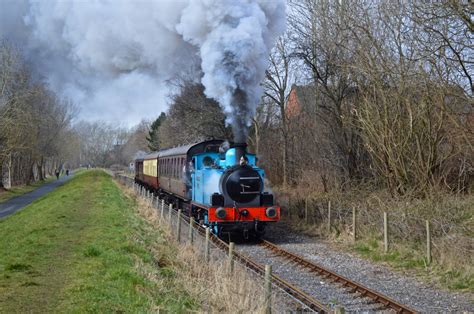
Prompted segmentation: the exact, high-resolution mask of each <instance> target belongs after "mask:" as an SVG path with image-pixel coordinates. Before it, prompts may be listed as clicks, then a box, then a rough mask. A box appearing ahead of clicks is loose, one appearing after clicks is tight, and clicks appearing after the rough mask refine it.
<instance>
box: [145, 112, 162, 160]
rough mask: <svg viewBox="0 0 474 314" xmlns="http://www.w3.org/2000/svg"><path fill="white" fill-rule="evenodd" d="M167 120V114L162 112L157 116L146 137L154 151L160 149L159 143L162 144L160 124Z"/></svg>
mask: <svg viewBox="0 0 474 314" xmlns="http://www.w3.org/2000/svg"><path fill="white" fill-rule="evenodd" d="M165 120H166V114H165V113H164V112H162V113H161V114H160V116H159V117H158V118H156V120H155V121H153V123H152V124H151V127H150V131H149V132H148V136H147V137H146V140H147V141H148V147H149V148H150V149H151V150H152V151H156V150H159V146H160V145H159V144H160V139H159V134H158V129H159V128H160V125H161V124H162V123H163V122H164V121H165Z"/></svg>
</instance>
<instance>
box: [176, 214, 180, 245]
mask: <svg viewBox="0 0 474 314" xmlns="http://www.w3.org/2000/svg"><path fill="white" fill-rule="evenodd" d="M176 239H177V240H178V243H179V242H181V209H178V220H177V221H176Z"/></svg>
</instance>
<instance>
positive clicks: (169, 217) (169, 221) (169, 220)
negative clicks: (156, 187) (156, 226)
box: [168, 204, 173, 227]
mask: <svg viewBox="0 0 474 314" xmlns="http://www.w3.org/2000/svg"><path fill="white" fill-rule="evenodd" d="M172 210H173V204H170V205H169V206H168V223H169V224H170V227H171V211H172Z"/></svg>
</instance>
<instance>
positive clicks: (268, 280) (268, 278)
mask: <svg viewBox="0 0 474 314" xmlns="http://www.w3.org/2000/svg"><path fill="white" fill-rule="evenodd" d="M271 302H272V265H265V313H266V314H271V312H272V303H271Z"/></svg>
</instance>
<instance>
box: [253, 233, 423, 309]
mask: <svg viewBox="0 0 474 314" xmlns="http://www.w3.org/2000/svg"><path fill="white" fill-rule="evenodd" d="M259 245H260V246H261V247H263V248H265V249H267V250H270V251H271V252H272V253H273V254H276V255H278V256H281V257H283V258H285V259H286V260H288V261H289V262H293V263H295V264H296V265H297V266H300V267H302V268H304V269H307V270H308V271H310V272H313V273H316V274H318V275H319V276H322V277H324V278H326V279H327V280H330V281H332V282H334V283H337V284H340V285H341V286H342V287H344V288H346V289H347V291H348V292H350V293H352V294H358V297H361V298H368V299H370V300H372V302H374V303H378V304H381V305H382V306H383V307H384V308H385V309H388V310H393V311H395V312H396V313H404V314H408V313H416V311H414V310H413V309H411V308H409V307H407V306H405V305H403V304H401V303H399V302H397V301H395V300H393V299H391V298H389V297H387V296H385V295H383V294H381V293H379V292H376V291H374V290H371V289H369V288H367V287H365V286H363V285H361V284H359V283H357V282H355V281H352V280H350V279H348V278H346V277H344V276H341V275H339V274H337V273H335V272H333V271H331V270H329V269H327V268H325V267H323V266H321V265H318V264H316V263H313V262H311V261H308V260H306V259H304V258H302V257H300V256H298V255H296V254H294V253H292V252H289V251H287V250H284V249H282V248H281V247H279V246H277V245H275V244H273V243H271V242H269V241H266V240H262V241H261V242H260V243H259Z"/></svg>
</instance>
